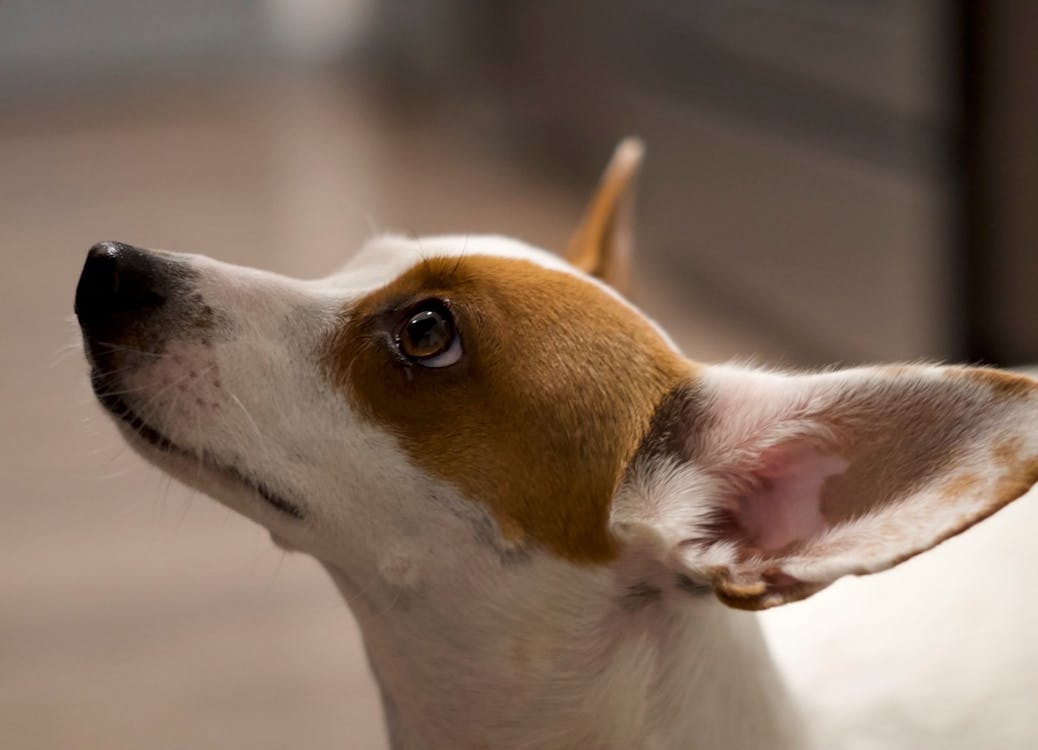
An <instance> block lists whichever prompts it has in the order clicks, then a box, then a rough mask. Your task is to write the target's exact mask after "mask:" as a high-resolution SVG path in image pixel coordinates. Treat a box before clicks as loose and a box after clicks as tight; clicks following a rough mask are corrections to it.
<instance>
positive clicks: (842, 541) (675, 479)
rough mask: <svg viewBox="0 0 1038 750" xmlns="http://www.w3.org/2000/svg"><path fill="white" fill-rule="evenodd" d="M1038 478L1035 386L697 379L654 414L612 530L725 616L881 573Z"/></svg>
mask: <svg viewBox="0 0 1038 750" xmlns="http://www.w3.org/2000/svg"><path fill="white" fill-rule="evenodd" d="M1036 480H1038V382H1036V381H1034V380H1031V379H1030V378H1026V377H1023V376H1019V375H1011V374H1009V373H1005V372H1000V371H997V370H987V369H980V368H957V367H907V366H906V367H888V368H881V367H876V368H861V369H855V370H846V371H842V372H828V373H823V374H817V375H799V376H798V375H781V374H774V373H765V372H758V371H750V370H740V369H736V368H732V367H726V366H725V367H706V368H702V369H700V370H698V371H696V374H695V375H694V376H692V377H691V378H690V379H689V381H688V382H687V383H686V384H685V385H683V386H681V387H679V388H677V389H675V390H674V391H672V392H671V394H670V395H669V396H668V397H667V398H666V399H665V400H664V402H663V403H662V404H661V405H660V406H659V408H658V409H657V411H656V414H655V416H654V418H653V422H652V425H651V427H650V428H649V431H648V434H647V435H646V437H645V439H644V440H643V442H642V444H641V446H640V447H639V449H638V451H637V453H636V455H635V457H634V459H632V461H631V464H630V466H629V467H628V471H627V474H626V476H625V478H624V481H623V484H622V486H621V489H620V491H619V492H618V493H617V496H616V499H615V502H614V507H613V509H612V516H611V527H612V529H613V532H614V533H615V534H616V536H617V538H618V539H620V540H621V542H624V543H626V544H628V545H629V546H631V548H632V549H643V550H648V551H649V552H650V554H652V555H653V556H654V557H656V558H657V560H659V561H661V562H663V563H664V564H665V565H667V566H669V567H670V568H671V569H672V570H673V571H674V572H675V573H676V574H678V575H680V576H684V577H687V578H691V579H692V580H693V581H695V582H701V583H705V584H710V585H712V586H713V588H714V590H715V592H716V594H717V596H718V597H719V598H720V599H721V600H722V601H723V602H725V603H726V604H729V605H731V606H733V607H738V608H742V609H764V608H766V607H771V606H775V605H777V604H783V603H785V602H790V601H795V600H798V599H802V598H804V597H806V596H809V595H810V594H813V593H814V592H816V591H818V590H820V589H822V588H824V587H826V586H828V585H829V584H830V583H832V582H833V581H834V580H836V579H837V578H839V577H840V576H843V575H847V574H858V575H863V574H867V573H875V572H878V571H881V570H885V569H887V568H890V567H892V566H894V565H896V564H898V563H900V562H901V561H903V560H906V559H908V558H910V557H912V556H914V555H916V554H918V553H920V552H923V551H924V550H927V549H929V548H931V547H933V546H934V545H936V544H938V543H939V542H941V541H943V540H945V539H947V538H948V537H951V536H954V535H955V534H958V533H959V532H961V531H963V530H965V529H967V528H969V527H970V526H972V525H973V524H975V523H977V522H978V521H980V520H982V519H984V518H985V517H987V516H988V515H990V514H992V513H994V512H995V511H997V510H998V509H999V508H1001V507H1003V506H1004V505H1006V504H1007V503H1009V502H1010V501H1012V500H1014V499H1015V498H1017V497H1019V496H1021V495H1022V494H1024V493H1025V492H1027V490H1028V489H1029V488H1030V487H1031V486H1032V485H1033V484H1034V483H1035V481H1036Z"/></svg>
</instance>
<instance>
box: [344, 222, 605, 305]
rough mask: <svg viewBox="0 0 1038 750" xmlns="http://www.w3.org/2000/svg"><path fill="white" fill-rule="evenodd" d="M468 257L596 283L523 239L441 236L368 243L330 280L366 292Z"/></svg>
mask: <svg viewBox="0 0 1038 750" xmlns="http://www.w3.org/2000/svg"><path fill="white" fill-rule="evenodd" d="M466 255H481V256H490V257H497V258H512V259H515V260H525V261H528V262H530V263H534V264H536V265H538V266H540V267H542V268H545V269H548V270H552V271H560V272H563V273H567V274H571V275H573V276H577V277H581V278H584V279H585V280H587V281H588V282H589V283H594V282H593V281H592V280H591V279H588V278H587V277H584V276H583V274H581V273H580V272H579V271H577V270H576V269H575V268H573V266H571V265H570V264H568V263H566V262H565V261H564V260H562V259H561V258H559V257H558V256H556V255H552V254H551V253H548V252H545V251H544V250H540V249H538V248H535V247H531V246H530V245H527V244H525V243H523V242H520V241H519V240H515V239H511V238H509V237H501V236H498V235H439V236H433V237H418V238H416V237H404V236H402V235H393V234H387V235H382V236H379V237H376V238H374V239H371V240H369V241H368V242H367V243H365V245H364V246H363V247H362V248H361V249H360V251H358V252H357V254H356V255H354V256H353V257H352V258H350V260H349V261H347V262H346V264H345V265H343V266H342V268H340V269H339V270H338V271H337V272H336V273H335V274H333V275H332V276H331V277H330V280H331V281H332V282H334V283H335V285H336V286H337V287H339V288H340V289H343V290H347V291H356V292H364V291H369V290H371V289H376V288H378V287H381V286H384V285H386V284H388V283H390V282H391V281H392V280H393V279H395V278H397V277H398V276H400V275H401V274H403V273H405V272H406V271H407V270H408V269H410V268H413V267H414V266H415V265H417V264H418V263H421V262H422V261H423V260H428V259H430V258H457V257H460V256H466Z"/></svg>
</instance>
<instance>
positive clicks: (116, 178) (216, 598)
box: [0, 0, 1038, 750]
mask: <svg viewBox="0 0 1038 750" xmlns="http://www.w3.org/2000/svg"><path fill="white" fill-rule="evenodd" d="M1036 94H1038V3H1034V2H1030V1H1029V0H985V2H983V3H981V2H979V1H978V2H968V1H962V2H938V1H937V0H932V1H928V0H839V1H837V2H833V1H832V0H723V1H717V0H712V1H710V2H707V1H706V0H702V1H699V2H684V3H673V2H666V1H665V0H640V1H637V2H636V1H635V0H612V1H610V2H591V0H564V1H562V2H554V3H546V2H542V3H533V2H518V1H516V0H499V2H495V3H487V2H469V1H466V0H437V1H436V2H433V1H432V0H412V1H411V2H403V0H221V1H220V2H211V1H209V0H179V1H178V2H168V1H167V2H163V1H161V0H92V2H90V3H82V2H76V1H75V0H48V2H45V3H44V2H39V1H38V0H6V1H5V2H3V3H0V198H2V200H0V238H2V240H3V242H2V245H0V246H2V251H0V252H2V253H3V257H4V261H5V262H4V265H3V272H2V273H0V313H2V314H0V340H2V342H3V344H4V346H3V351H4V353H5V354H4V363H3V364H4V366H3V368H2V370H0V384H2V391H0V416H2V425H3V430H2V437H0V439H2V441H3V443H2V444H0V449H2V450H0V486H2V487H3V494H2V496H0V503H2V509H3V518H4V520H3V522H2V523H0V563H2V564H0V747H3V748H56V747H76V748H131V747H142V748H143V747H146V748H160V749H161V748H184V747H192V748H201V747H220V748H223V749H224V750H227V749H229V748H239V747H240V748H246V747H247V748H250V749H252V750H255V749H256V748H289V747H293V748H294V747H308V748H332V747H342V746H347V747H353V748H362V749H363V748H382V747H384V735H383V730H382V726H381V715H380V712H379V708H378V704H377V697H376V693H375V690H374V687H373V684H372V682H371V680H370V678H369V676H368V673H367V667H366V664H365V663H364V657H363V651H362V649H361V646H360V644H359V641H358V639H357V636H356V633H355V631H354V629H353V625H352V622H351V619H350V617H349V615H348V613H347V611H346V609H345V606H344V605H343V604H342V603H341V601H340V600H339V597H338V595H337V594H336V593H335V592H334V591H333V589H332V586H331V584H330V583H329V582H328V581H326V580H325V578H324V575H323V573H322V572H321V571H320V569H319V568H318V567H317V566H316V564H314V563H312V562H310V561H308V560H306V559H304V558H301V557H292V556H289V557H285V556H284V555H283V554H282V553H281V552H280V551H277V550H276V549H275V548H274V547H273V546H272V545H271V544H270V542H269V540H268V539H267V537H266V535H265V534H264V533H263V532H262V531H261V530H260V529H258V528H257V527H255V526H254V525H252V524H250V523H249V522H246V521H244V520H242V519H239V518H237V517H235V516H233V515H232V514H230V512H228V511H225V510H223V509H222V508H220V507H218V506H216V504H215V503H211V502H209V501H207V500H205V499H204V498H198V497H196V496H193V495H191V494H190V493H189V492H187V491H186V490H183V489H181V488H179V487H178V486H175V485H171V484H170V482H169V481H168V480H166V479H164V478H162V477H161V476H160V475H159V474H158V472H157V471H155V470H154V469H151V468H148V467H145V466H144V465H143V464H142V463H141V462H140V461H139V460H138V459H137V458H136V457H134V456H133V455H132V454H130V453H129V452H128V451H127V450H126V449H123V448H122V447H121V446H120V443H119V440H118V438H117V436H116V433H115V430H114V428H113V427H112V426H111V425H110V424H108V423H107V421H106V420H105V419H104V418H103V417H101V416H100V414H99V411H98V409H97V407H96V406H94V404H93V401H92V398H91V397H90V395H89V389H88V387H87V383H86V377H85V374H86V370H85V367H84V364H83V362H82V357H81V354H80V353H79V351H78V349H77V346H76V342H77V336H76V332H75V327H74V325H73V324H72V318H71V312H72V295H73V290H74V287H75V281H76V278H77V275H78V272H79V269H80V265H81V262H82V258H83V256H84V254H85V251H86V249H87V248H88V247H89V246H90V245H91V244H92V243H94V242H95V241H97V240H100V239H116V240H122V241H126V242H130V243H133V244H137V245H141V246H145V247H160V248H170V249H182V250H191V251H197V252H203V253H206V254H209V255H213V256H215V257H218V258H220V259H223V260H227V261H231V262H237V263H244V264H249V265H256V266H261V267H264V268H268V269H271V270H274V271H278V272H282V273H287V274H291V275H297V276H320V275H323V274H326V273H328V272H329V271H331V270H332V269H334V268H335V267H336V265H337V264H339V263H340V262H341V261H342V260H343V259H344V258H345V257H346V256H347V255H348V254H349V253H350V252H352V251H353V250H354V249H355V248H356V247H357V246H358V245H359V244H360V243H361V242H362V241H363V239H364V238H365V237H366V236H367V235H369V234H370V233H371V231H373V230H375V229H380V228H386V229H394V230H402V231H406V232H411V233H417V234H425V233H436V232H482V231H492V232H498V233H504V234H509V235H515V236H518V237H520V238H523V239H526V240H528V241H530V242H532V243H534V244H537V245H541V246H544V247H547V248H549V249H560V248H561V247H562V246H563V245H564V243H565V241H566V239H567V237H568V233H569V232H570V230H571V229H572V228H573V227H574V226H575V224H576V221H577V219H578V216H579V214H580V211H581V207H582V202H583V200H584V199H585V197H586V196H587V195H588V194H589V193H590V191H591V188H592V186H593V184H594V181H595V180H596V178H597V175H598V171H599V170H600V169H601V167H602V166H604V164H605V161H606V159H607V158H608V155H609V153H610V150H611V148H612V146H613V144H614V143H615V142H616V141H617V140H618V139H619V138H620V137H621V136H623V135H626V134H631V133H633V134H638V135H641V136H642V137H643V138H644V139H645V140H646V141H647V144H648V149H649V150H648V159H647V163H646V167H645V171H644V174H643V182H642V191H641V197H640V206H639V217H640V218H639V222H638V227H639V257H640V261H639V263H638V275H639V278H640V292H639V295H638V298H639V300H638V301H639V302H641V303H642V305H643V306H644V307H645V308H646V309H647V310H648V311H649V312H650V313H651V314H653V315H654V316H655V317H656V318H657V319H659V320H660V322H661V323H663V324H664V326H665V327H667V328H668V329H669V330H671V331H672V332H673V333H674V334H675V338H676V339H677V340H678V341H679V343H681V344H682V346H683V347H684V348H685V350H686V352H687V353H688V354H689V355H690V356H693V357H696V358H699V359H704V360H716V359H725V358H730V357H742V358H753V359H755V360H757V361H761V362H766V363H777V364H783V365H796V366H799V365H818V364H822V363H832V362H841V363H846V364H851V363H856V362H861V361H868V360H876V359H920V358H939V359H958V360H969V361H984V362H990V363H996V364H1002V365H1014V364H1021V363H1025V362H1028V361H1038V294H1035V291H1036V280H1038V211H1036V210H1035V207H1034V206H1035V200H1036V197H1038V96H1036Z"/></svg>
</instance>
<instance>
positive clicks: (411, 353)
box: [396, 299, 461, 367]
mask: <svg viewBox="0 0 1038 750" xmlns="http://www.w3.org/2000/svg"><path fill="white" fill-rule="evenodd" d="M396 345H397V348H398V349H399V350H400V353H401V354H403V355H404V356H405V357H407V359H408V360H410V361H411V362H414V363H415V364H419V365H422V366H423V367H450V366H451V365H453V364H454V363H455V362H457V361H458V360H459V359H461V337H460V336H459V335H458V329H457V326H456V325H455V323H454V316H453V315H452V314H451V311H450V309H449V306H448V303H446V302H445V301H443V300H438V299H433V300H426V301H424V302H421V303H419V304H418V305H417V306H415V307H414V308H412V309H411V310H410V312H408V313H407V315H406V317H405V319H404V322H403V325H402V326H401V327H400V331H399V332H398V333H397V336H396Z"/></svg>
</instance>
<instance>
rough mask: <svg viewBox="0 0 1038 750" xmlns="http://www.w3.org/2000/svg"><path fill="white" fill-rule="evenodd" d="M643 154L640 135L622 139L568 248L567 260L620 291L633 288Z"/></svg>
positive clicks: (624, 292) (626, 291) (643, 149)
mask: <svg viewBox="0 0 1038 750" xmlns="http://www.w3.org/2000/svg"><path fill="white" fill-rule="evenodd" d="M644 155H645V146H644V144H643V143H642V142H641V141H640V140H638V139H637V138H625V139H624V140H622V141H621V142H620V143H619V145H618V146H617V147H616V150H615V151H614V152H613V158H612V159H610V161H609V165H608V166H607V167H606V169H605V172H604V173H603V175H602V179H601V180H600V181H599V183H598V188H597V189H596V191H595V195H594V196H593V197H592V199H591V203H590V204H589V205H588V207H587V208H586V209H585V211H584V217H583V219H581V222H580V226H579V227H577V230H576V231H575V232H574V233H573V236H572V237H571V238H570V241H569V245H568V246H567V248H566V252H565V258H566V260H568V261H569V262H570V263H572V264H573V265H574V266H576V267H577V268H579V269H580V270H581V271H584V272H586V273H589V274H591V275H592V276H597V277H598V278H600V279H602V280H603V281H605V282H606V283H607V284H609V285H610V286H612V287H613V288H614V289H616V290H617V291H618V292H620V293H621V294H627V293H628V292H629V291H630V263H631V254H632V250H633V245H634V230H633V223H634V216H633V213H634V187H635V180H636V178H637V176H638V170H639V169H640V167H641V163H642V157H643V156H644Z"/></svg>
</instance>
